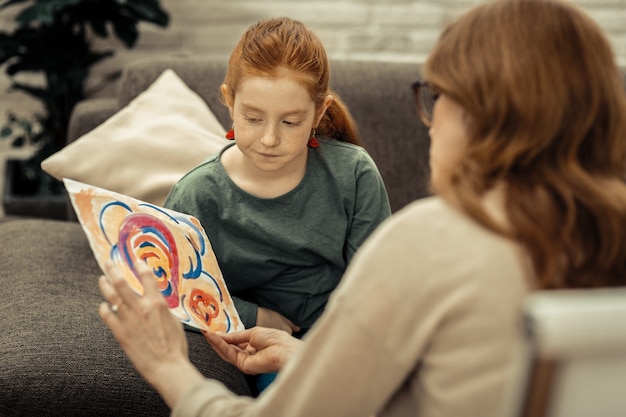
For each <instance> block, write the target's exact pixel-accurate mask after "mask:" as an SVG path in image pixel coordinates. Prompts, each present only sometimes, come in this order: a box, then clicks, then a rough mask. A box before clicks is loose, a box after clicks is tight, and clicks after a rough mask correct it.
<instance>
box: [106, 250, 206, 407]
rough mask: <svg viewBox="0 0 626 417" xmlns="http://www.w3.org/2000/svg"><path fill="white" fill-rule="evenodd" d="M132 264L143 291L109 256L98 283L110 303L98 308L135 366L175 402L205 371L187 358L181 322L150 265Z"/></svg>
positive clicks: (169, 402)
mask: <svg viewBox="0 0 626 417" xmlns="http://www.w3.org/2000/svg"><path fill="white" fill-rule="evenodd" d="M135 268H136V269H137V271H138V273H139V276H140V279H141V282H142V284H143V286H144V295H143V297H142V296H138V295H137V294H135V292H134V291H133V290H132V289H131V288H130V287H129V286H128V284H127V283H126V281H125V280H124V278H123V276H122V275H121V273H120V272H119V271H118V269H117V267H116V266H115V265H114V264H113V262H111V261H109V262H107V265H106V276H101V277H100V280H99V282H98V285H99V288H100V292H101V293H102V295H103V296H104V298H105V299H106V300H107V301H108V303H102V304H101V305H100V308H99V311H98V312H99V314H100V317H101V318H102V320H103V321H104V323H105V324H106V325H107V327H108V328H109V329H111V332H112V333H113V336H115V338H116V339H117V340H118V342H119V343H120V345H121V347H122V349H123V350H124V352H125V353H126V356H128V358H129V359H130V361H131V362H132V363H133V365H134V366H135V368H136V369H137V371H138V372H139V373H140V374H141V375H142V376H143V377H144V378H145V379H146V381H148V383H150V384H151V385H152V386H154V388H155V389H157V391H159V393H160V394H161V396H162V397H163V398H164V399H165V401H166V402H167V403H168V404H169V405H170V407H173V406H174V403H175V401H176V400H177V399H178V398H179V396H180V395H181V394H182V393H183V391H184V390H185V389H186V388H188V387H190V386H191V384H193V383H196V382H198V381H199V380H202V379H203V378H204V377H203V376H202V375H201V374H200V373H199V371H198V370H197V369H196V368H195V367H194V366H193V365H192V364H191V362H189V355H188V347H187V338H186V337H185V334H184V331H183V328H182V324H181V323H180V322H179V321H178V319H177V318H176V317H174V315H173V314H172V313H171V312H170V310H169V308H168V306H167V303H166V301H165V298H164V297H163V296H162V295H161V292H160V291H159V290H158V288H157V285H156V281H155V279H154V276H153V274H152V271H150V270H149V268H148V267H147V266H146V265H145V264H143V263H138V264H136V265H135Z"/></svg>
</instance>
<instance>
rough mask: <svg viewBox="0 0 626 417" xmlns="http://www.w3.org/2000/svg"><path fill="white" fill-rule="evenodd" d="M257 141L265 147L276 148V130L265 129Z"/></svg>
mask: <svg viewBox="0 0 626 417" xmlns="http://www.w3.org/2000/svg"><path fill="white" fill-rule="evenodd" d="M259 141H260V142H261V143H262V144H263V145H265V146H276V145H278V144H279V143H280V138H279V137H278V130H277V129H276V128H275V127H272V126H268V127H267V129H265V130H264V131H263V135H262V136H261V139H259Z"/></svg>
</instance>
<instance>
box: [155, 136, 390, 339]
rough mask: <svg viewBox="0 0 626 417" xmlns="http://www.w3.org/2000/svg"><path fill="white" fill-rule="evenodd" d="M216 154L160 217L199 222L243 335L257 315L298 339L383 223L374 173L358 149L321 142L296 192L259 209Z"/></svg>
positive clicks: (385, 211)
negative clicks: (292, 328)
mask: <svg viewBox="0 0 626 417" xmlns="http://www.w3.org/2000/svg"><path fill="white" fill-rule="evenodd" d="M230 146H232V145H230ZM225 149H227V148H225ZM225 149H224V150H225ZM224 150H222V151H221V152H220V154H219V155H216V156H215V157H213V158H211V159H209V160H208V161H206V162H204V163H203V164H201V165H199V166H198V167H196V168H195V169H194V170H192V171H191V172H189V173H188V174H187V175H185V176H184V177H183V178H182V179H181V180H180V181H179V182H178V183H177V184H176V185H175V186H174V188H173V189H172V190H171V192H170V194H169V196H168V198H167V200H166V202H165V207H168V208H171V209H174V210H176V211H180V212H183V213H188V214H191V215H193V216H195V217H197V218H198V219H199V220H200V222H201V224H202V226H203V227H204V229H205V231H206V233H207V236H208V238H209V240H210V241H211V245H212V247H213V250H214V252H215V255H216V257H217V260H218V262H219V265H220V269H221V271H222V274H223V276H224V279H225V281H226V284H227V286H228V288H229V291H230V292H231V295H232V296H233V299H234V302H235V306H236V307H237V311H238V312H239V315H240V317H241V319H242V321H243V323H244V325H245V326H246V327H252V326H254V325H255V324H256V314H257V307H258V306H262V307H266V308H269V309H271V310H274V311H277V312H279V313H281V314H282V315H284V316H285V317H287V318H288V319H289V320H291V321H293V322H294V323H295V324H297V325H299V326H301V327H302V328H305V329H306V328H308V327H310V326H311V325H312V324H313V322H314V321H315V320H316V319H317V318H318V317H319V316H320V315H321V314H322V312H323V310H324V307H325V305H326V302H327V300H328V297H329V295H330V293H331V292H332V291H333V290H334V289H335V287H336V286H337V284H338V283H339V280H340V279H341V277H342V275H343V273H344V271H345V269H346V267H347V265H348V263H349V262H350V260H351V259H352V256H353V255H354V253H355V251H356V250H357V248H358V247H359V246H360V245H361V244H362V243H363V241H364V240H365V239H366V238H367V237H368V236H369V235H370V233H371V232H372V231H373V230H374V229H375V228H376V227H377V226H378V225H379V224H380V223H381V222H382V221H383V220H384V219H386V218H387V217H388V216H389V215H390V207H389V201H388V198H387V193H386V191H385V188H384V184H383V181H382V178H381V176H380V174H379V172H378V169H377V168H376V166H375V164H374V162H373V160H372V159H371V157H370V156H369V155H368V154H367V152H366V151H365V150H364V149H363V148H360V147H358V146H354V145H350V144H346V143H341V142H337V141H334V140H320V146H319V148H317V149H309V156H308V162H307V171H306V174H305V176H304V178H303V180H302V181H301V183H300V184H299V185H298V186H296V187H295V188H294V189H293V190H291V191H290V192H288V193H286V194H284V195H282V196H279V197H276V198H270V199H265V198H259V197H255V196H253V195H251V194H249V193H247V192H245V191H243V190H242V189H240V188H239V187H238V186H237V185H235V183H234V182H233V181H232V180H231V179H230V178H229V177H228V175H227V173H226V171H225V170H224V167H223V165H222V164H221V162H220V157H221V154H222V153H223V152H224Z"/></svg>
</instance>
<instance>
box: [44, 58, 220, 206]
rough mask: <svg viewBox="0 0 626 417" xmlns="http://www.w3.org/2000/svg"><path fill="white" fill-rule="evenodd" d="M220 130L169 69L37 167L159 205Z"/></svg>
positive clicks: (212, 147) (215, 146) (209, 150)
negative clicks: (102, 121)
mask: <svg viewBox="0 0 626 417" xmlns="http://www.w3.org/2000/svg"><path fill="white" fill-rule="evenodd" d="M224 133H225V130H224V128H223V127H222V125H221V124H220V123H219V122H218V120H217V119H216V118H215V115H214V114H213V113H212V112H211V110H210V109H209V107H208V106H207V104H206V103H205V102H204V101H203V100H202V98H200V97H199V96H198V95H197V94H196V93H194V92H193V91H192V90H191V89H190V88H189V87H188V86H187V85H186V84H185V83H184V82H183V81H182V80H181V79H180V78H179V77H178V76H177V75H176V73H175V72H174V71H172V70H171V69H168V70H166V71H164V72H163V74H161V75H160V76H159V78H158V79H157V80H156V81H155V82H154V83H153V84H152V85H151V86H150V87H149V88H148V89H147V90H145V91H144V92H143V93H141V94H140V95H138V96H137V97H136V98H135V99H134V100H133V101H132V102H130V103H129V104H128V105H127V106H126V107H124V108H123V109H121V110H120V111H119V112H117V113H116V114H114V115H113V116H111V117H110V118H109V119H108V120H107V121H105V122H104V123H103V124H101V125H100V126H98V127H97V128H95V129H94V130H92V131H91V132H89V133H87V134H85V135H84V136H81V137H80V138H79V139H77V140H76V141H74V142H72V143H71V144H69V145H67V146H66V147H64V148H63V149H61V150H60V151H58V152H56V153H55V154H53V155H51V156H50V157H48V158H47V159H46V160H44V161H43V162H42V163H41V167H42V169H43V170H44V171H46V172H47V173H48V174H50V175H52V176H53V177H55V178H57V179H59V180H62V179H63V178H70V179H73V180H76V181H80V182H83V183H86V184H90V185H94V186H96V187H100V188H104V189H107V190H111V191H114V192H117V193H120V194H125V195H128V196H131V197H134V198H136V199H139V200H143V201H146V202H149V203H152V204H156V205H162V204H163V202H164V201H165V198H166V197H167V194H168V193H169V191H170V189H171V188H172V186H173V185H174V184H175V183H176V182H177V181H178V180H179V179H180V178H181V177H182V176H183V175H184V174H185V173H187V172H188V171H190V170H191V169H192V168H194V167H195V166H196V165H198V164H199V163H201V162H202V161H204V160H206V159H207V158H209V157H210V156H212V155H214V154H216V153H217V152H219V151H220V150H221V149H222V148H223V147H224V146H225V145H226V144H227V143H228V140H227V139H225V138H224Z"/></svg>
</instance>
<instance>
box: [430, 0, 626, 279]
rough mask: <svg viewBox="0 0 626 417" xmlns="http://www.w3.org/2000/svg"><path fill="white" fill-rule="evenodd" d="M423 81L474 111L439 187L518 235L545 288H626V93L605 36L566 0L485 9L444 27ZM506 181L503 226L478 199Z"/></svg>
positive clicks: (521, 1)
mask: <svg viewBox="0 0 626 417" xmlns="http://www.w3.org/2000/svg"><path fill="white" fill-rule="evenodd" d="M424 75H425V78H426V79H427V80H428V81H429V82H430V83H431V84H433V85H434V86H435V88H437V89H439V90H440V91H441V92H443V93H444V94H446V95H447V96H449V97H451V98H452V99H454V100H455V101H456V102H457V103H459V104H460V105H461V106H462V107H463V108H464V110H465V111H466V112H467V115H468V129H469V145H468V147H467V149H466V152H465V157H464V158H463V160H462V161H461V162H460V163H459V164H458V166H457V167H456V169H455V170H454V172H453V173H452V175H451V176H450V178H448V181H447V184H446V185H445V186H443V187H441V189H438V192H439V193H440V194H441V195H442V196H443V197H444V198H448V199H450V200H452V201H453V202H454V203H456V204H458V205H460V206H461V207H462V208H463V209H464V210H465V211H466V212H468V213H469V215H470V216H472V217H473V218H475V219H476V220H477V221H479V222H480V223H481V224H483V225H484V226H486V227H488V228H490V229H492V230H494V231H497V232H499V233H502V234H504V235H507V236H509V237H511V238H513V239H515V240H516V241H518V242H520V243H521V244H522V245H523V247H524V248H525V249H526V250H527V252H528V254H529V255H530V260H531V261H532V265H533V267H534V271H535V273H536V276H537V285H538V287H539V288H543V289H555V288H576V287H583V288H584V287H598V286H616V285H625V284H626V197H625V186H624V181H623V179H624V173H625V168H626V166H625V165H626V164H625V162H626V93H625V89H624V79H623V75H622V74H621V72H620V70H619V69H618V67H617V65H616V62H615V58H614V56H613V52H612V50H611V47H610V44H609V42H608V40H607V38H606V37H605V36H604V34H603V33H602V31H601V30H600V28H599V27H598V26H597V25H596V24H595V23H594V22H593V21H592V20H591V19H590V18H589V17H587V16H586V15H585V14H584V13H583V12H581V11H580V10H579V9H578V8H576V7H575V6H573V5H570V4H568V3H565V2H564V1H559V0H506V1H495V2H491V3H486V4H484V5H482V6H479V7H477V8H475V9H473V11H471V12H470V13H468V14H466V15H465V16H464V17H462V18H460V19H459V20H458V21H456V22H454V23H452V24H451V25H450V26H448V27H447V28H446V29H445V30H444V32H443V33H442V35H441V37H440V39H439V41H438V43H437V44H436V46H435V48H434V51H433V52H432V53H431V55H430V56H429V58H428V60H427V62H426V64H425V66H424ZM502 183H503V184H506V185H505V187H506V190H507V191H506V201H505V209H506V212H507V215H508V220H509V226H508V227H503V226H502V225H501V224H498V223H497V222H496V221H494V220H493V219H492V218H490V217H489V216H488V215H487V213H486V212H485V210H484V208H483V206H482V204H481V197H482V196H483V195H484V194H485V192H487V191H488V190H490V189H492V188H493V187H495V186H496V185H498V184H502Z"/></svg>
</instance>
